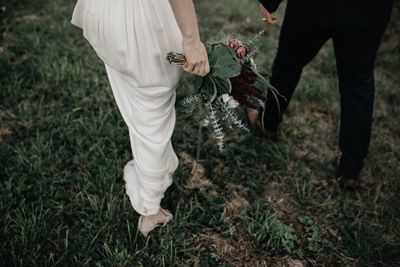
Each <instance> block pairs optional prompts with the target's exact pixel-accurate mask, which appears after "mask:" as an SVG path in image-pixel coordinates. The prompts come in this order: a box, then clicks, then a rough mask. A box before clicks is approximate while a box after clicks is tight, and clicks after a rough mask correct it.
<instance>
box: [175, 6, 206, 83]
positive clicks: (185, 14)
mask: <svg viewBox="0 0 400 267" xmlns="http://www.w3.org/2000/svg"><path fill="white" fill-rule="evenodd" d="M169 2H170V3H171V7H172V10H173V11H174V14H175V17H176V21H177V22H178V25H179V28H180V29H181V32H182V36H183V53H184V54H185V56H186V59H187V61H186V64H185V65H184V66H183V69H184V70H185V71H187V72H191V73H194V74H196V75H201V76H205V75H207V74H208V73H209V72H210V65H209V63H208V57H207V52H206V49H205V47H204V45H203V43H202V42H201V40H200V34H199V28H198V25H197V17H196V12H195V9H194V5H193V0H169Z"/></svg>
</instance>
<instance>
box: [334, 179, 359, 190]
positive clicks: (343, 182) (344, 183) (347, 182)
mask: <svg viewBox="0 0 400 267" xmlns="http://www.w3.org/2000/svg"><path fill="white" fill-rule="evenodd" d="M338 182H339V187H340V188H341V189H343V190H351V191H355V190H357V189H359V188H360V184H359V182H358V180H356V179H353V178H350V177H345V176H342V177H340V178H339V179H338Z"/></svg>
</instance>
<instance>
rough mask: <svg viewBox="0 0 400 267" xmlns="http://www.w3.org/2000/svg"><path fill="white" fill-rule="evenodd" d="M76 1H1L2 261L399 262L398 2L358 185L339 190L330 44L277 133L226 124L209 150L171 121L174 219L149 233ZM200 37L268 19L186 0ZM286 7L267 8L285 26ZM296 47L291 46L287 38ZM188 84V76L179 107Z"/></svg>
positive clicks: (223, 3)
mask: <svg viewBox="0 0 400 267" xmlns="http://www.w3.org/2000/svg"><path fill="white" fill-rule="evenodd" d="M74 2H75V1H69V0H35V1H28V0H18V1H17V0H2V2H1V3H0V18H1V22H0V23H1V24H0V32H1V36H0V240H1V243H0V266H400V209H399V203H400V167H399V166H400V138H399V137H400V94H399V92H400V86H399V84H400V75H399V73H400V53H399V52H400V48H399V37H400V5H399V4H398V3H397V4H396V7H395V9H394V11H393V16H392V21H391V23H390V25H389V27H388V29H387V31H386V33H385V35H384V37H383V43H382V46H381V49H380V51H379V55H378V59H377V63H376V65H377V68H376V85H377V90H376V104H375V113H374V126H373V133H372V140H371V146H370V150H369V157H368V160H367V162H366V165H365V168H364V170H363V173H362V188H361V189H360V190H359V191H358V192H346V191H341V190H340V189H338V186H337V183H336V179H335V172H334V168H333V167H332V165H331V161H332V159H333V157H334V156H335V153H336V152H337V145H338V140H337V136H338V134H337V132H338V124H339V121H338V119H339V93H338V89H337V87H338V86H337V79H336V66H335V61H334V54H333V50H332V44H331V43H330V42H329V43H327V44H326V45H325V46H324V48H323V49H322V50H321V52H320V53H319V55H318V56H317V57H316V58H315V59H314V60H313V61H312V63H311V64H310V65H309V66H308V67H307V68H306V69H305V71H304V74H303V77H302V80H301V83H300V84H299V87H298V89H297V91H296V93H295V96H294V98H293V101H292V102H291V105H290V107H289V110H288V111H287V112H286V113H285V117H284V123H283V125H282V127H281V130H280V136H279V137H280V141H279V142H278V143H271V142H267V141H264V140H263V138H262V137H261V136H259V135H258V134H257V133H255V132H254V131H251V132H250V133H246V132H242V131H233V132H230V133H228V136H227V137H228V138H227V139H228V140H227V141H226V151H225V152H224V153H222V154H221V153H220V152H219V150H218V146H217V145H216V140H215V137H214V136H213V135H212V132H211V131H210V130H207V129H206V128H204V136H203V147H202V150H201V155H200V161H199V163H200V164H201V166H203V168H197V169H196V171H192V169H193V164H194V161H195V158H196V145H197V125H196V122H195V121H193V120H190V119H183V118H180V117H179V118H178V121H177V125H176V130H175V133H174V136H173V143H174V147H175V150H176V151H177V153H178V155H179V158H180V160H181V164H180V166H179V168H178V170H177V172H176V173H175V175H174V183H173V185H172V186H171V187H170V189H169V190H168V191H167V193H166V197H165V199H164V201H163V206H165V207H169V208H170V209H172V211H173V212H174V215H175V220H174V221H173V223H172V224H170V225H169V226H168V227H165V228H163V229H159V230H157V231H154V232H152V233H151V235H150V236H149V237H148V238H147V239H146V238H144V237H143V236H142V235H141V234H140V233H138V231H137V219H138V215H137V214H136V213H135V212H134V211H133V209H132V207H131V205H130V203H129V199H128V197H127V195H126V194H125V189H124V182H123V178H122V169H123V166H124V164H125V163H126V162H127V161H129V160H130V159H131V149H130V144H129V136H128V130H127V128H126V126H125V124H124V122H123V120H122V118H121V116H120V113H119V111H118V109H117V107H116V104H115V102H114V99H113V96H112V92H111V89H110V87H109V84H108V80H107V77H106V73H105V70H104V66H103V64H102V62H101V61H100V60H99V59H98V58H97V56H96V55H95V53H94V52H93V50H92V49H91V47H90V46H89V45H88V44H87V42H86V41H85V40H84V39H83V37H82V34H81V31H80V30H79V29H77V28H75V27H73V26H72V25H71V24H70V22H69V21H70V17H71V14H72V8H73V6H74ZM196 6H197V10H198V14H199V23H200V26H201V33H202V37H203V39H204V40H214V39H216V38H218V37H221V36H224V35H226V34H230V35H232V34H234V35H235V36H240V37H241V38H244V39H246V38H251V37H252V36H254V35H255V34H256V33H257V32H259V31H260V30H261V29H266V30H267V34H266V35H265V36H264V37H263V42H262V44H261V47H260V53H259V56H258V58H257V62H258V65H259V67H260V68H262V69H265V70H270V68H271V64H272V61H273V58H274V55H275V53H276V47H277V44H278V36H279V27H271V26H265V25H264V24H263V22H262V21H261V20H260V16H259V13H258V5H257V4H256V1H250V0H246V1H245V0H218V1H215V0H202V1H196ZM283 11H284V10H283V7H282V8H281V9H280V11H279V13H278V17H279V19H280V21H282V16H283ZM299 41H301V40H299ZM190 90H191V87H190V77H189V75H185V76H184V77H183V79H182V82H181V86H180V87H179V88H178V104H177V109H178V112H179V110H180V106H179V101H180V100H182V99H183V98H184V97H185V95H187V94H188V92H189V91H190Z"/></svg>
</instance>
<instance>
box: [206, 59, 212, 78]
mask: <svg viewBox="0 0 400 267" xmlns="http://www.w3.org/2000/svg"><path fill="white" fill-rule="evenodd" d="M210 71H211V68H210V63H209V62H208V61H207V62H206V64H205V69H204V72H205V74H204V76H206V75H207V74H209V73H210Z"/></svg>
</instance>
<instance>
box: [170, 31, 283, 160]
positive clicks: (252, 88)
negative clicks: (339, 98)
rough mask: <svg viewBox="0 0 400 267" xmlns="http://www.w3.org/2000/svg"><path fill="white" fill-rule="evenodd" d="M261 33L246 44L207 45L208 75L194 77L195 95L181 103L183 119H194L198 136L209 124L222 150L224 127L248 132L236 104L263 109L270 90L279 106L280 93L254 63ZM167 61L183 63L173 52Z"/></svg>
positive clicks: (179, 56)
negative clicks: (195, 118)
mask: <svg viewBox="0 0 400 267" xmlns="http://www.w3.org/2000/svg"><path fill="white" fill-rule="evenodd" d="M263 33H264V31H262V32H260V33H259V34H257V35H256V36H255V37H254V38H253V39H251V40H249V41H248V42H242V41H240V40H237V39H235V38H225V39H224V40H222V41H217V42H213V43H208V44H206V50H207V54H208V60H209V63H210V68H211V70H210V73H209V74H208V75H207V76H205V77H200V76H194V77H193V86H194V88H195V91H196V93H195V94H193V95H190V96H188V97H186V98H185V99H184V100H183V106H184V108H185V116H187V117H197V120H198V121H199V133H200V136H201V127H203V126H208V125H211V126H212V128H213V131H214V133H215V135H216V139H217V141H218V147H219V149H220V150H221V151H222V150H223V148H224V142H223V141H224V136H225V134H224V128H229V129H233V128H234V127H236V128H239V129H242V130H245V131H249V130H248V128H247V125H246V124H245V123H243V122H242V121H241V120H240V119H239V117H238V114H237V112H236V110H235V109H236V108H237V107H238V106H239V105H242V106H247V107H249V108H254V109H257V108H258V107H263V108H265V107H264V102H265V100H266V95H267V92H268V90H271V92H272V95H273V96H274V97H275V99H276V100H277V103H278V107H279V101H278V97H280V95H279V93H278V92H277V91H276V90H275V89H274V88H273V87H272V86H271V85H270V84H269V82H268V80H267V79H266V78H267V75H266V74H265V73H261V72H258V71H257V67H256V64H255V61H254V57H255V55H256V54H257V51H258V48H257V47H253V45H254V43H255V42H256V41H257V40H259V39H260V37H261V36H262V34H263ZM166 59H167V61H168V62H169V63H171V64H182V65H183V64H185V62H186V58H185V56H184V55H182V54H179V53H175V52H170V53H168V54H167V58H166ZM199 138H201V137H199ZM198 153H199V151H198ZM198 156H199V155H198Z"/></svg>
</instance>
